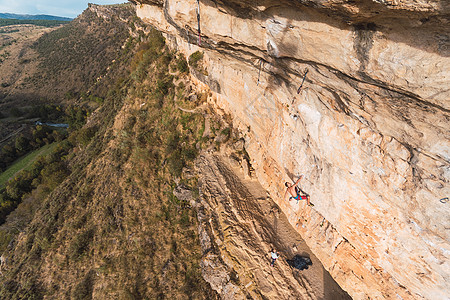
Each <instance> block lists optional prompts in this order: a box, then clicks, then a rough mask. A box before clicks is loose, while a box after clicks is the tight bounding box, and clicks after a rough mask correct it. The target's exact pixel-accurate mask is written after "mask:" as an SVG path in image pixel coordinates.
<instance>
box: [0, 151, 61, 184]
mask: <svg viewBox="0 0 450 300" xmlns="http://www.w3.org/2000/svg"><path fill="white" fill-rule="evenodd" d="M55 146H56V143H54V144H50V145H45V146H44V147H41V148H40V149H37V150H35V151H33V152H31V153H28V154H27V155H25V156H24V157H22V158H20V159H18V160H17V161H16V162H15V163H14V164H13V165H11V166H10V167H9V168H8V169H6V170H5V171H4V172H3V173H1V174H0V188H1V187H2V186H4V185H5V183H6V182H7V181H8V179H10V178H12V177H14V175H15V174H17V173H18V172H20V171H21V170H28V169H29V168H30V167H31V165H32V164H33V162H34V161H35V160H36V159H37V158H38V157H39V156H45V155H47V154H49V153H50V152H52V150H53V149H54V148H55Z"/></svg>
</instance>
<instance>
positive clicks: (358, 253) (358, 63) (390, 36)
mask: <svg viewBox="0 0 450 300" xmlns="http://www.w3.org/2000/svg"><path fill="white" fill-rule="evenodd" d="M144 2H146V4H141V3H137V13H138V16H139V17H141V18H142V19H143V20H144V21H146V22H148V23H151V24H152V25H154V26H155V27H157V28H158V29H160V30H162V31H163V32H165V33H167V34H168V35H167V36H168V39H169V40H170V42H171V44H172V46H173V47H176V48H177V49H178V50H180V51H182V52H184V53H185V54H186V56H189V55H190V54H191V53H193V52H195V51H197V50H200V51H204V53H205V55H204V59H203V68H204V70H200V71H194V72H193V74H194V76H196V77H197V79H198V80H199V81H200V82H203V84H205V85H207V86H208V87H209V88H210V89H211V90H212V91H213V92H214V97H215V101H216V105H217V106H218V107H219V108H221V109H222V110H224V111H225V112H226V113H229V114H230V115H231V117H232V118H233V123H234V125H235V126H237V127H239V128H240V129H241V131H242V132H243V134H244V135H245V140H246V149H247V151H248V153H249V154H250V156H251V158H252V166H253V167H254V168H255V170H256V174H257V176H258V179H259V181H260V182H261V183H262V185H263V186H264V187H265V188H266V189H267V190H268V191H269V192H270V194H271V196H272V198H273V199H274V200H275V201H276V202H277V203H278V204H279V206H280V207H281V208H282V210H283V211H284V213H285V214H286V215H287V216H288V219H289V221H290V222H291V224H292V226H294V228H296V229H297V230H298V231H299V232H300V233H301V234H302V236H303V237H304V238H305V240H306V241H307V243H308V245H309V247H310V248H311V249H312V250H313V251H314V253H315V254H316V255H317V257H318V258H319V259H320V260H321V261H322V263H323V264H324V266H325V267H326V268H327V269H328V270H329V271H330V273H331V275H332V276H333V277H334V278H335V279H336V281H337V282H338V283H339V284H340V285H341V286H342V287H343V288H344V289H345V290H346V291H348V292H349V294H350V295H352V296H353V297H354V298H355V299H365V298H367V297H370V298H375V299H382V298H387V299H390V298H398V297H400V298H403V299H411V298H417V299H421V298H426V299H446V297H447V296H448V295H449V294H450V282H449V280H450V279H449V278H450V263H449V255H450V245H449V240H450V239H449V238H450V232H449V228H450V218H449V217H448V216H449V212H450V209H449V206H450V202H447V203H442V202H445V200H442V202H441V201H440V200H441V199H442V198H445V197H448V196H449V191H450V188H449V185H448V181H449V178H450V167H449V161H450V142H449V136H450V132H449V125H448V124H449V107H450V101H448V99H449V96H450V91H449V86H450V80H449V75H450V71H449V66H450V59H449V54H450V49H449V40H450V39H449V36H448V33H449V32H450V31H449V25H448V22H447V23H446V20H448V15H449V7H448V4H446V3H447V2H444V1H442V2H440V1H361V2H358V3H348V2H346V1H345V2H342V1H317V2H314V1H310V2H308V3H306V4H305V5H303V4H300V1H200V28H201V47H198V45H197V44H198V37H197V34H198V32H197V26H198V23H197V3H196V1H195V0H183V1H180V0H178V1H176V0H166V1H144ZM306 70H308V73H307V75H306V77H305V82H304V84H303V86H302V88H301V89H300V90H299V87H300V85H301V82H302V79H303V78H304V74H305V72H306ZM205 87H206V86H205ZM299 174H304V175H305V179H304V180H303V181H302V189H303V190H304V191H305V192H307V193H309V194H310V195H311V200H312V202H313V203H314V204H315V206H314V207H313V208H309V207H306V204H305V203H303V202H300V203H298V204H297V203H296V202H295V201H291V202H289V201H287V200H285V199H283V195H284V191H285V188H284V182H285V181H286V180H289V178H294V177H295V176H297V175H299Z"/></svg>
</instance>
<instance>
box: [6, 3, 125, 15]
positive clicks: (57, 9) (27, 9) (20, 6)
mask: <svg viewBox="0 0 450 300" xmlns="http://www.w3.org/2000/svg"><path fill="white" fill-rule="evenodd" d="M124 2H127V0H91V1H80V0H56V1H55V0H0V13H15V14H30V15H41V14H44V15H53V16H60V17H69V18H75V17H76V16H78V15H79V14H81V13H82V12H83V10H85V9H86V8H87V6H88V3H95V4H115V3H124Z"/></svg>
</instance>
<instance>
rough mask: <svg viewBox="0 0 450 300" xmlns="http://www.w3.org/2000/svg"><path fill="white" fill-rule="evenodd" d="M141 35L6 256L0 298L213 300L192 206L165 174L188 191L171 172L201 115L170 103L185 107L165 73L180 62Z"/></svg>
mask: <svg viewBox="0 0 450 300" xmlns="http://www.w3.org/2000/svg"><path fill="white" fill-rule="evenodd" d="M149 40H150V41H149V43H148V44H146V45H143V46H141V48H140V49H139V50H140V51H138V53H137V54H136V56H135V59H134V61H133V62H132V63H131V68H132V69H131V70H132V73H131V75H130V76H129V77H128V78H126V79H125V80H121V81H119V82H118V83H117V84H116V86H115V87H114V89H111V90H110V92H109V93H108V96H107V97H106V99H105V102H104V104H103V106H102V107H101V108H100V109H99V110H98V111H97V112H96V113H95V114H93V117H92V118H91V120H90V122H89V124H90V126H91V127H93V128H96V129H97V132H96V134H95V137H94V138H93V139H92V142H91V143H90V144H88V145H87V146H86V147H85V148H84V149H82V150H80V149H79V148H78V150H77V153H76V155H75V153H74V154H73V155H74V156H73V158H72V159H71V162H70V165H71V168H72V174H71V175H70V177H69V178H68V180H66V181H65V182H64V183H63V184H62V185H61V186H60V187H59V188H57V189H56V190H55V191H53V192H52V193H51V194H50V196H49V197H48V198H47V199H46V200H45V201H43V203H42V207H41V208H40V209H39V210H38V211H37V213H36V215H35V217H34V218H33V220H32V222H31V224H30V226H29V227H28V228H27V229H26V230H25V232H24V233H23V234H22V235H21V237H20V239H19V240H17V241H16V242H15V243H14V247H13V249H11V250H10V251H8V253H7V254H6V255H7V256H8V257H9V260H10V262H9V267H8V270H7V271H5V272H4V274H5V275H4V277H3V278H2V285H1V290H0V294H1V295H2V296H3V297H6V298H8V299H22V298H36V299H39V298H41V297H43V296H47V297H50V298H55V299H63V298H71V299H91V298H96V299H141V298H148V299H165V298H176V299H214V298H216V295H215V293H214V292H212V290H211V288H210V287H209V285H208V284H207V283H206V282H205V281H204V280H203V279H202V277H201V270H200V267H199V262H200V258H201V255H202V253H201V249H200V246H199V242H198V236H197V233H196V226H197V220H196V216H195V212H194V211H193V210H191V209H186V203H182V202H180V201H179V200H178V199H177V198H176V197H174V196H173V189H174V187H175V186H176V184H175V178H179V179H178V180H181V182H182V183H183V184H184V185H185V186H188V187H190V188H191V189H193V190H194V191H195V189H196V179H195V178H191V179H187V178H184V177H183V175H182V172H181V171H182V168H183V167H189V166H191V165H192V160H193V159H194V157H195V154H196V152H197V150H196V145H197V144H198V145H201V144H202V143H203V142H205V141H204V139H202V133H203V130H204V128H203V125H204V120H203V116H202V115H200V114H190V113H185V112H182V111H181V110H179V109H177V108H176V106H175V100H177V101H180V104H182V105H183V106H185V107H186V106H188V105H189V104H190V105H192V103H187V102H186V103H185V102H183V99H184V98H183V90H184V88H183V85H182V84H180V85H179V86H178V87H175V86H174V81H176V80H177V79H179V78H181V81H185V80H186V78H184V77H183V75H182V74H178V75H176V76H172V75H169V65H170V66H172V67H174V66H176V65H177V62H179V61H180V60H179V59H177V58H176V57H175V56H174V54H173V53H168V52H167V49H166V48H165V47H164V45H163V43H162V37H161V36H160V35H159V34H157V33H155V32H153V33H152V34H151V36H150V37H149ZM183 78H184V79H183ZM176 94H178V95H179V96H180V99H178V98H177V97H176V96H175V95H176ZM199 99H204V97H199ZM143 103H145V104H144V105H142V104H143ZM196 104H198V103H195V104H194V105H196Z"/></svg>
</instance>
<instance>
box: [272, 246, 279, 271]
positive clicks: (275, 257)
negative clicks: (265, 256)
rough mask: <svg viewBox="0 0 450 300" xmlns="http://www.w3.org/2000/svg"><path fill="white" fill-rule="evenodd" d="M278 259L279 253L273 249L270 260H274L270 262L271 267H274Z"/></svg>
mask: <svg viewBox="0 0 450 300" xmlns="http://www.w3.org/2000/svg"><path fill="white" fill-rule="evenodd" d="M278 257H280V255H279V254H278V253H277V251H275V249H272V251H270V258H271V259H272V261H271V262H270V266H271V267H273V265H274V264H275V261H276V260H277V258H278Z"/></svg>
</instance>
